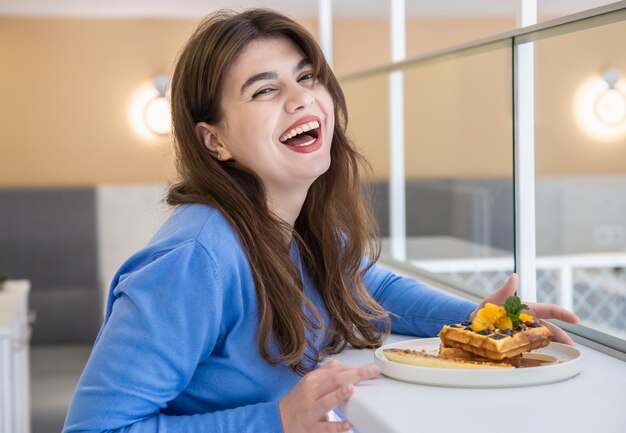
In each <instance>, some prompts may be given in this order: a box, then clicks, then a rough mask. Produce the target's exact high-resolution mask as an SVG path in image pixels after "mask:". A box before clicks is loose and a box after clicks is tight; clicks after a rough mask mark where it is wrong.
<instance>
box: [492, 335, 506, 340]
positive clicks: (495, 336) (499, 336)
mask: <svg viewBox="0 0 626 433" xmlns="http://www.w3.org/2000/svg"><path fill="white" fill-rule="evenodd" d="M489 338H493V339H494V340H502V339H503V338H505V337H504V335H502V334H493V335H492V336H491V337H489Z"/></svg>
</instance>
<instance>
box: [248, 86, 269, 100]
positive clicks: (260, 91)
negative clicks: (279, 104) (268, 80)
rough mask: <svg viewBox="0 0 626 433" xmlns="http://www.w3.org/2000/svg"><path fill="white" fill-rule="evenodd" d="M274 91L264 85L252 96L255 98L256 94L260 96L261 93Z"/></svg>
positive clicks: (265, 93)
mask: <svg viewBox="0 0 626 433" xmlns="http://www.w3.org/2000/svg"><path fill="white" fill-rule="evenodd" d="M273 91H274V89H272V88H271V87H266V88H264V89H261V90H257V91H256V92H255V93H254V94H253V95H252V97H253V98H256V97H257V96H261V95H267V94H268V93H272V92H273Z"/></svg>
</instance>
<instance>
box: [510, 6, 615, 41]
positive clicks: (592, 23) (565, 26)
mask: <svg viewBox="0 0 626 433" xmlns="http://www.w3.org/2000/svg"><path fill="white" fill-rule="evenodd" d="M624 20H626V8H624V9H617V10H612V11H608V12H604V13H601V14H599V15H593V16H590V17H581V18H580V19H577V20H573V21H569V22H566V23H562V24H555V25H553V26H550V27H547V28H544V29H539V30H535V31H533V32H530V33H525V34H522V35H519V36H513V40H514V45H521V44H525V43H529V42H537V41H540V40H543V39H548V38H552V37H556V36H563V35H566V34H568V33H574V32H579V31H583V30H588V29H592V28H595V27H601V26H606V25H610V24H615V23H618V22H622V21H624Z"/></svg>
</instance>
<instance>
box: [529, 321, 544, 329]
mask: <svg viewBox="0 0 626 433" xmlns="http://www.w3.org/2000/svg"><path fill="white" fill-rule="evenodd" d="M528 326H529V327H531V328H539V327H540V326H541V325H540V324H539V323H537V322H532V323H529V324H528Z"/></svg>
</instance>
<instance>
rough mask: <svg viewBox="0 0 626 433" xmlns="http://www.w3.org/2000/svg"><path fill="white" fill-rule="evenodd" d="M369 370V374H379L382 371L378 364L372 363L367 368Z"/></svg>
mask: <svg viewBox="0 0 626 433" xmlns="http://www.w3.org/2000/svg"><path fill="white" fill-rule="evenodd" d="M367 372H368V373H369V374H379V373H380V368H379V367H378V366H377V365H370V366H369V367H368V368H367Z"/></svg>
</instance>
